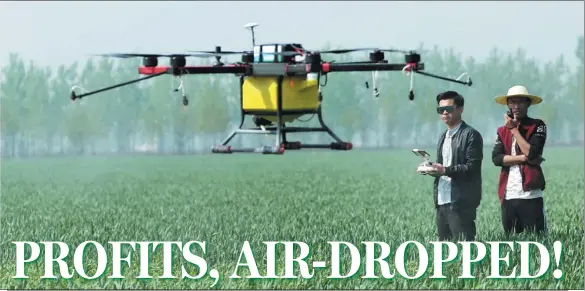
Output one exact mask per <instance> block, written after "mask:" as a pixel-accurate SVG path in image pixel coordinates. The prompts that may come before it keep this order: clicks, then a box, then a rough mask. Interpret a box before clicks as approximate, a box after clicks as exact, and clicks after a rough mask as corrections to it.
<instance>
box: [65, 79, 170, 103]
mask: <svg viewBox="0 0 585 291" xmlns="http://www.w3.org/2000/svg"><path fill="white" fill-rule="evenodd" d="M163 74H166V72H159V73H156V74H152V75H149V76H146V77H142V78H138V79H134V80H130V81H126V82H123V83H119V84H116V85H112V86H109V87H105V88H101V89H98V90H94V91H91V92H87V93H83V94H80V95H77V94H76V93H75V87H76V86H74V87H73V88H72V89H71V100H72V101H75V99H81V98H83V97H86V96H90V95H93V94H97V93H101V92H104V91H109V90H112V89H116V88H119V87H122V86H126V85H130V84H133V83H137V82H140V81H144V80H147V79H150V78H154V77H158V76H160V75H163Z"/></svg>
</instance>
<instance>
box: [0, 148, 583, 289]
mask: <svg viewBox="0 0 585 291" xmlns="http://www.w3.org/2000/svg"><path fill="white" fill-rule="evenodd" d="M427 150H428V151H429V152H430V153H434V149H427ZM546 152H547V154H546V156H545V158H546V159H547V160H546V162H545V163H544V164H543V167H544V171H545V174H546V177H547V189H546V190H545V196H546V197H545V206H546V215H547V218H548V225H549V230H550V233H549V237H547V238H545V239H542V241H543V243H544V244H545V245H547V246H551V245H552V242H553V241H555V240H558V241H561V242H562V243H563V244H564V250H563V258H562V265H561V266H560V268H561V269H562V270H563V274H564V276H563V278H562V279H561V280H557V279H554V278H553V277H552V275H551V274H550V273H552V272H550V273H547V274H545V275H544V276H543V277H541V278H539V279H534V280H526V279H498V280H496V279H489V278H486V277H487V276H488V275H489V272H490V266H489V260H484V261H482V262H480V263H478V264H476V265H475V266H474V267H473V274H474V275H475V276H476V279H465V280H463V279H457V276H459V275H460V274H461V268H460V266H458V265H457V264H456V263H453V264H452V265H447V266H446V267H445V275H446V276H447V279H442V280H437V279H430V278H429V276H430V275H426V276H423V277H422V278H420V279H416V280H410V279H406V278H401V277H399V276H397V277H395V278H391V279H384V278H381V279H361V278H360V275H361V274H362V273H363V269H360V272H358V274H357V275H355V276H352V277H351V278H346V279H328V278H327V276H328V273H329V272H328V267H326V268H324V269H320V270H316V271H315V276H314V277H313V278H312V279H310V280H309V279H306V280H305V279H266V280H246V279H230V278H229V276H230V275H231V274H232V272H233V271H234V268H235V266H236V264H237V262H238V258H239V256H240V250H241V247H242V243H243V242H244V241H249V242H250V244H251V245H252V246H253V250H254V252H255V253H254V254H255V256H257V258H258V259H257V264H258V269H259V270H260V271H261V273H265V269H266V262H265V261H264V260H262V258H263V257H264V256H265V254H266V251H265V249H263V248H262V242H263V241H302V242H305V243H307V244H308V245H310V246H311V256H312V257H311V258H310V259H309V261H310V260H317V259H322V260H327V259H328V256H329V253H328V252H329V249H328V245H327V242H328V241H347V242H351V243H353V244H355V245H356V246H359V245H360V243H361V242H362V241H382V242H387V243H389V244H390V245H391V246H392V248H393V249H395V248H396V245H398V244H400V243H402V242H405V241H409V240H416V241H420V242H421V243H423V244H426V245H428V242H430V241H434V240H436V230H435V224H434V219H435V216H434V208H433V200H432V179H431V178H429V177H426V176H420V175H417V174H416V173H415V172H414V170H415V168H416V164H417V163H418V162H419V160H418V158H417V157H416V156H414V155H413V154H412V153H410V152H409V151H408V150H402V151H398V150H393V151H383V150H379V151H360V150H353V151H349V152H335V151H327V150H323V151H315V152H311V151H305V150H303V151H287V152H286V153H285V154H284V155H283V156H266V155H259V154H233V155H211V154H210V155H198V156H166V157H163V156H140V157H76V158H44V159H34V160H33V159H30V160H6V161H3V162H2V175H1V178H2V181H1V182H2V188H1V197H0V203H1V225H0V227H1V233H2V239H1V247H2V249H1V253H0V266H1V267H0V268H1V269H0V289H14V288H16V289H45V288H51V289H60V288H75V289H102V288H106V289H113V288H129V289H134V288H148V289H152V288H159V289H187V288H189V289H208V288H210V286H211V285H212V284H213V280H212V279H210V278H208V277H204V278H203V279H200V280H188V279H184V280H181V279H176V280H170V279H151V280H145V279H136V278H133V277H135V276H136V274H137V272H138V264H137V263H133V264H132V265H131V266H130V267H125V268H124V269H123V274H125V275H127V276H129V278H128V279H126V280H120V279H108V278H107V277H106V276H105V275H104V276H101V277H99V278H97V279H94V280H86V279H80V278H78V277H77V278H74V279H70V280H67V279H62V278H60V279H40V277H41V276H42V275H43V273H44V271H45V270H44V265H43V264H42V262H41V261H42V260H39V261H37V262H36V263H34V264H31V265H30V266H29V267H27V269H26V270H27V274H28V275H29V276H30V279H28V280H22V279H13V278H12V276H14V275H15V258H16V252H15V245H14V244H13V243H12V242H13V241H35V242H39V241H63V242H66V243H68V244H70V245H71V246H72V247H73V246H75V245H78V244H79V243H81V242H83V241H88V240H93V241H97V242H100V243H102V245H107V242H110V241H183V242H186V241H190V240H198V241H206V242H207V253H206V254H205V255H204V257H205V259H206V261H207V263H208V264H209V268H214V269H217V270H218V273H219V274H220V280H219V282H218V284H217V285H215V286H214V287H213V288H214V289H251V288H270V289H293V288H299V289H300V288H303V289H306V288H310V289H334V288H342V289H356V288H358V289H362V288H363V289H372V288H374V289H380V288H388V289H396V288H402V289H405V288H406V289H408V288H413V289H417V288H424V289H429V288H430V289H461V288H465V289H480V288H481V289H483V288H489V289H493V288H497V289H500V288H510V289H527V288H532V289H557V288H558V289H581V288H583V281H584V277H583V273H584V270H583V258H584V251H583V250H584V248H583V237H584V230H583V227H584V223H583V221H584V218H583V214H584V213H583V212H584V196H583V195H584V191H583V190H584V189H583V181H584V169H583V164H584V163H583V161H584V156H583V149H582V148H556V149H547V150H546ZM484 155H485V157H484V163H483V199H482V203H481V206H480V208H479V210H478V218H477V227H478V236H477V239H478V240H479V241H497V240H503V239H504V238H503V236H502V228H501V224H500V212H499V201H498V200H497V194H496V184H497V178H498V173H499V169H498V168H496V167H494V166H493V164H492V162H491V156H490V149H489V148H486V149H485V150H484ZM516 239H518V240H531V239H539V238H531V237H527V236H518V237H516ZM362 249H363V248H361V247H360V250H362ZM551 249H552V248H551ZM108 251H110V250H109V249H108ZM42 256H43V254H42V253H41V258H42ZM173 256H174V260H173V264H174V266H175V267H174V269H173V274H175V275H180V274H181V273H180V272H181V269H180V265H181V263H182V259H181V255H180V253H175V254H174V255H173ZM85 259H86V263H85V266H86V269H87V272H88V274H93V273H92V272H95V252H92V251H88V253H87V254H86V257H85ZM138 259H139V258H138V256H137V253H136V252H133V253H132V260H133V261H132V262H135V260H138ZM72 260H73V259H72V256H69V257H68V258H67V259H66V261H68V262H72ZM162 260H163V257H162V255H161V254H160V253H155V254H154V255H153V256H152V257H151V262H150V268H151V269H150V272H151V275H152V276H160V275H161V274H162V272H163V266H162ZM278 260H279V261H278V263H277V268H278V271H277V273H279V274H281V273H282V271H283V270H282V254H281V253H279V255H278ZM408 260H409V262H407V269H408V270H410V272H411V274H413V273H414V272H416V270H415V268H416V265H415V264H414V263H413V262H416V257H415V256H414V255H410V256H408ZM92 262H93V263H92ZM342 262H343V263H348V259H347V258H344V259H342ZM512 262H513V264H518V255H517V253H515V255H514V256H513V258H512ZM511 267H513V266H511ZM511 267H510V268H511ZM72 268H73V267H72V266H71V265H70V266H69V269H70V270H72ZM510 268H504V269H503V273H504V274H507V273H509V272H510V270H511V269H510ZM345 269H346V270H347V266H346V267H345ZM428 269H429V271H430V270H432V265H429V268H428ZM54 270H55V271H58V268H57V267H56V266H55V267H54ZM191 270H194V269H191ZM193 272H194V271H193ZM110 273H111V265H109V264H108V265H107V269H106V274H110ZM247 274H249V273H248V272H246V271H245V270H243V271H242V272H241V273H240V275H241V276H246V275H247Z"/></svg>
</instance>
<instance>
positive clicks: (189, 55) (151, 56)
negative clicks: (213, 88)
mask: <svg viewBox="0 0 585 291" xmlns="http://www.w3.org/2000/svg"><path fill="white" fill-rule="evenodd" d="M93 56H101V57H113V58H122V59H127V58H136V57H145V58H159V57H169V58H172V57H205V58H208V57H213V55H209V54H135V53H129V54H126V53H112V54H97V55H93Z"/></svg>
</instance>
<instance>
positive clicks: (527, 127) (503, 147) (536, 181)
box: [492, 117, 546, 202]
mask: <svg viewBox="0 0 585 291" xmlns="http://www.w3.org/2000/svg"><path fill="white" fill-rule="evenodd" d="M518 129H519V131H520V134H521V135H522V136H523V137H524V139H525V140H526V141H527V142H528V143H529V144H530V152H529V153H528V156H527V157H528V159H529V160H532V159H534V158H536V157H538V156H542V153H543V150H544V144H545V142H546V124H545V123H544V121H542V120H540V119H535V118H530V117H526V118H524V119H523V120H521V122H520V126H519V127H518ZM512 138H513V135H512V132H511V131H510V130H509V129H507V128H506V127H504V126H501V127H499V128H498V131H497V137H496V141H495V144H494V148H493V150H492V161H493V163H494V165H496V166H498V167H502V170H501V171H500V180H499V182H498V196H499V198H500V202H503V201H504V195H505V193H506V184H507V183H508V174H509V173H510V167H508V166H504V156H505V155H511V153H512ZM516 155H522V151H521V150H520V146H518V145H517V144H516ZM520 173H521V174H522V186H523V188H524V191H529V190H534V189H540V190H544V188H545V186H546V182H545V179H544V174H543V172H542V168H541V167H540V165H537V166H533V165H529V164H526V163H524V164H521V165H520Z"/></svg>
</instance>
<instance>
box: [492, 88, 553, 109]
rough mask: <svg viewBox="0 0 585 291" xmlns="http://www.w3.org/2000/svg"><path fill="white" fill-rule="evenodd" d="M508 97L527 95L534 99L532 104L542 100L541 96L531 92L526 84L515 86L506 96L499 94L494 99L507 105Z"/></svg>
mask: <svg viewBox="0 0 585 291" xmlns="http://www.w3.org/2000/svg"><path fill="white" fill-rule="evenodd" d="M508 97H527V98H530V100H531V101H532V103H531V104H532V105H534V104H538V103H540V102H542V98H540V97H539V96H535V95H531V94H529V93H528V90H527V89H526V87H524V86H514V87H512V88H510V89H509V90H508V94H506V95H504V96H497V97H496V98H494V100H495V101H496V103H498V104H501V105H507V104H508V102H507V99H508Z"/></svg>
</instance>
